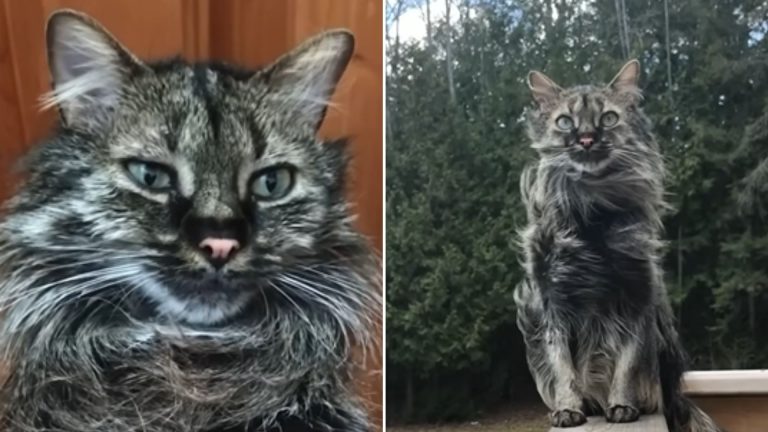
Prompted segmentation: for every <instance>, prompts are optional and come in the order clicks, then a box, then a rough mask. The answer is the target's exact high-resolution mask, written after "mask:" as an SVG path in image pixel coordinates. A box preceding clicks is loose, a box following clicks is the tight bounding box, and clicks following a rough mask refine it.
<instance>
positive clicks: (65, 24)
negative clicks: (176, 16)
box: [43, 9, 146, 127]
mask: <svg viewBox="0 0 768 432" xmlns="http://www.w3.org/2000/svg"><path fill="white" fill-rule="evenodd" d="M45 33H46V42H47V46H48V66H49V68H50V72H51V78H52V79H53V89H52V90H51V92H49V93H48V94H47V95H45V96H44V99H43V108H44V109H45V108H51V107H53V106H58V107H59V110H60V113H61V116H62V120H63V121H64V123H65V124H66V125H68V126H74V127H77V126H84V125H87V124H93V123H94V122H97V121H99V120H100V119H102V118H103V117H104V116H105V115H108V114H109V113H110V112H111V111H112V109H113V108H114V107H115V105H116V104H117V102H118V99H119V95H120V87H121V85H122V83H123V80H124V79H125V78H126V77H127V76H128V74H130V73H132V72H134V71H136V70H138V69H146V66H145V65H144V64H143V63H142V62H141V61H140V60H139V59H138V58H136V56H134V55H133V54H131V53H130V52H129V51H128V50H127V49H125V48H124V47H123V46H122V45H121V44H120V43H119V42H118V41H117V39H115V38H114V37H113V36H112V35H111V34H110V33H109V32H108V31H107V30H106V29H104V27H102V26H101V25H100V24H99V23H98V22H96V21H95V20H93V19H92V18H90V17H89V16H87V15H85V14H81V13H79V12H75V11H72V10H66V9H65V10H60V11H57V12H55V13H54V14H53V15H51V17H50V18H49V19H48V24H47V26H46V32H45Z"/></svg>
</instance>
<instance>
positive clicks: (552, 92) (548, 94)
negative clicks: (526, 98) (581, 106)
mask: <svg viewBox="0 0 768 432" xmlns="http://www.w3.org/2000/svg"><path fill="white" fill-rule="evenodd" d="M528 88H530V89H531V93H532V94H533V99H534V100H535V101H536V102H538V103H539V104H545V103H547V102H550V101H552V100H554V99H555V98H557V96H558V95H559V94H560V92H561V91H562V90H563V89H562V88H560V86H559V85H557V84H556V83H555V82H554V81H552V79H551V78H549V77H548V76H546V75H544V74H543V73H541V72H539V71H531V72H529V73H528Z"/></svg>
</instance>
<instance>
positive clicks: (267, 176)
mask: <svg viewBox="0 0 768 432" xmlns="http://www.w3.org/2000/svg"><path fill="white" fill-rule="evenodd" d="M293 177H294V173H293V170H291V169H290V168H287V167H278V168H268V169H266V170H264V171H261V172H260V173H258V174H257V175H256V177H255V178H254V179H253V182H252V184H251V190H252V192H253V195H254V196H256V198H257V199H261V200H276V199H280V198H282V197H284V196H286V195H287V194H288V192H290V191H291V188H292V187H293V181H294V178H293Z"/></svg>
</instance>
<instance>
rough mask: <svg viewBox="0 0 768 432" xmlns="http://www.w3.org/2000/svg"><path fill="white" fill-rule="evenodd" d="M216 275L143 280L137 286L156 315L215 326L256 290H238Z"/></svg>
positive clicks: (236, 310)
mask: <svg viewBox="0 0 768 432" xmlns="http://www.w3.org/2000/svg"><path fill="white" fill-rule="evenodd" d="M227 285H228V284H227V283H226V282H224V281H222V280H219V279H216V278H210V279H209V280H201V279H197V280H194V281H192V280H190V281H184V280H183V279H182V280H176V281H172V282H170V283H161V282H160V281H157V280H153V279H145V280H144V281H143V283H142V284H141V285H140V289H141V290H142V291H143V293H144V294H145V295H146V297H147V298H148V299H150V300H151V302H152V303H153V304H154V307H155V310H156V312H157V314H158V315H159V316H160V317H162V318H167V319H170V320H172V321H176V322H183V323H188V324H193V325H205V326H208V325H216V324H220V323H222V322H224V321H227V320H229V319H232V318H234V317H236V316H237V315H238V314H239V313H240V312H242V311H243V309H245V307H246V306H247V305H248V303H249V302H250V301H251V299H252V298H253V297H254V295H255V293H256V290H247V289H238V288H235V287H231V286H227Z"/></svg>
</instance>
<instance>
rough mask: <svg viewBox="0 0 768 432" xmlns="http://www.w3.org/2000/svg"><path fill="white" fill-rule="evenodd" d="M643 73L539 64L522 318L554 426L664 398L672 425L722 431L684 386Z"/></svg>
mask: <svg viewBox="0 0 768 432" xmlns="http://www.w3.org/2000/svg"><path fill="white" fill-rule="evenodd" d="M639 75H640V64H639V62H638V61H636V60H633V61H630V62H628V63H627V64H626V65H624V67H623V68H622V69H621V70H620V72H619V73H618V74H617V75H616V77H615V78H614V79H613V80H612V81H611V82H610V83H609V84H608V85H605V86H594V85H584V86H576V87H571V88H566V89H563V88H561V87H560V86H558V85H557V84H556V83H555V82H554V81H552V80H551V79H550V78H548V77H547V76H546V75H544V74H542V73H541V72H531V73H530V74H529V76H528V84H529V87H530V90H531V92H532V95H533V99H534V102H535V107H534V109H532V110H530V111H529V118H528V135H529V137H530V139H531V141H532V143H533V145H532V147H533V148H534V149H535V150H536V151H537V153H538V155H539V161H538V164H537V165H535V166H529V167H527V168H526V169H525V170H524V172H523V174H522V177H521V182H520V188H521V194H522V199H523V203H524V204H525V208H526V211H527V217H528V224H527V226H526V228H525V229H524V230H523V231H522V232H521V244H522V249H523V252H524V259H523V264H524V269H525V278H524V280H523V281H522V282H521V283H520V284H519V285H518V287H517V288H516V290H515V303H516V305H517V324H518V327H519V329H520V331H521V332H522V334H523V336H524V339H525V343H526V355H527V359H528V365H529V369H530V371H531V374H532V375H533V377H534V379H535V381H536V384H537V388H538V392H539V394H540V395H541V397H542V399H543V400H544V402H545V403H546V405H547V406H548V407H549V409H550V410H551V412H550V420H551V423H552V425H553V426H559V427H571V426H577V425H580V424H583V423H585V422H586V421H587V418H586V417H587V416H588V415H593V414H602V415H604V416H605V418H606V420H607V421H609V422H615V423H623V422H633V421H636V420H637V419H638V418H639V416H640V415H642V414H650V413H655V412H663V413H664V414H665V417H666V420H667V424H668V426H669V429H670V430H671V431H673V432H707V431H718V430H719V429H718V427H717V426H716V425H715V424H714V422H713V421H712V420H711V419H710V418H709V417H708V416H707V415H706V414H704V412H702V411H701V410H700V409H699V408H697V407H696V406H695V405H693V403H692V402H691V401H690V400H689V399H687V398H685V396H684V395H683V394H682V392H681V389H680V385H681V376H682V372H683V371H684V365H685V355H684V353H683V351H682V348H681V345H680V342H679V340H678V335H677V332H676V330H675V327H674V318H673V315H672V311H671V307H670V305H669V300H668V298H667V294H666V290H665V287H664V283H663V280H662V270H661V266H660V259H661V256H660V252H659V250H660V246H661V242H660V231H661V229H662V222H661V214H662V213H663V211H664V210H665V209H667V208H668V205H667V204H666V203H665V201H664V188H663V180H664V166H663V161H662V156H661V154H660V150H659V146H658V144H657V142H656V140H655V138H654V136H653V133H652V132H651V123H650V121H649V119H648V118H647V117H646V116H645V114H644V113H643V111H642V110H641V108H640V106H639V104H640V102H641V99H642V95H641V91H640V89H639V87H638V80H639Z"/></svg>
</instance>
